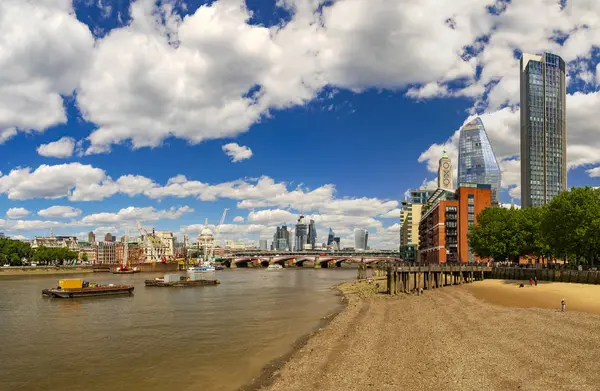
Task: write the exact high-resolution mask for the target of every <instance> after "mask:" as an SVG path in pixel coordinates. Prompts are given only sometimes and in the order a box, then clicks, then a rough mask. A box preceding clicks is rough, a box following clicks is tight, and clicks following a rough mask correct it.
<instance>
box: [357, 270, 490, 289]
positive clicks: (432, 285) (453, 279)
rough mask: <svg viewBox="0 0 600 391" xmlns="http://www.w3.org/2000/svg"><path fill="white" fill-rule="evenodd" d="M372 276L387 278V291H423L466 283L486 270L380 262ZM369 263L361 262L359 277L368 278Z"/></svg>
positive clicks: (475, 278) (481, 276)
mask: <svg viewBox="0 0 600 391" xmlns="http://www.w3.org/2000/svg"><path fill="white" fill-rule="evenodd" d="M371 270H372V273H371V277H373V278H377V277H385V278H386V279H387V293H388V294H390V295H397V294H400V293H417V294H420V293H422V291H423V290H431V289H436V288H441V287H443V286H452V285H460V284H466V283H470V282H473V281H479V280H483V279H484V273H485V270H484V269H483V268H478V267H459V266H457V267H436V268H428V267H422V266H421V267H419V266H398V265H394V264H387V263H380V264H376V265H373V267H372V269H371ZM366 278H368V275H367V265H366V264H364V263H361V264H359V267H358V279H359V280H361V279H366Z"/></svg>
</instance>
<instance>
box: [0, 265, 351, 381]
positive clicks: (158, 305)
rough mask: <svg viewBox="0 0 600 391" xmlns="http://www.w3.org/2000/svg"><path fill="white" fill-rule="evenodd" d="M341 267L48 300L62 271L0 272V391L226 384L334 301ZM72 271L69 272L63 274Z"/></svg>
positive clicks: (228, 273)
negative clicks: (44, 294) (128, 293)
mask: <svg viewBox="0 0 600 391" xmlns="http://www.w3.org/2000/svg"><path fill="white" fill-rule="evenodd" d="M355 273H356V272H355V271H354V270H348V269H321V270H313V269H298V270H295V269H288V270H283V271H277V272H266V271H265V270H252V269H247V270H243V269H241V270H225V271H222V272H217V273H216V275H217V276H218V278H219V279H220V280H221V282H222V284H221V285H219V286H207V287H198V288H156V287H154V288H151V287H148V288H146V287H144V285H143V280H144V279H149V278H153V277H155V276H156V275H152V274H136V275H112V274H104V273H98V274H86V275H82V276H77V277H82V278H84V279H86V280H91V281H94V282H100V283H110V282H112V283H128V284H133V285H135V286H136V289H135V294H134V295H133V296H120V297H98V298H82V299H70V300H67V299H65V300H60V299H49V298H42V297H41V290H42V289H43V288H48V287H52V286H56V284H57V280H58V279H59V278H66V277H64V276H40V277H31V276H29V277H20V278H17V277H3V278H1V279H0V389H1V390H17V389H18V390H54V389H61V390H82V389H85V390H121V389H122V390H142V389H143V390H147V389H152V390H163V389H164V390H167V389H168V390H188V389H189V390H208V391H212V390H235V389H237V388H239V387H240V386H242V385H243V384H246V383H248V381H250V380H251V379H252V378H253V377H255V376H257V375H258V374H259V373H260V369H261V368H262V367H263V366H264V365H265V364H266V363H268V362H269V361H271V360H272V359H274V358H276V357H278V356H280V355H282V354H285V353H286V352H287V351H288V350H289V349H290V347H291V346H292V345H293V343H294V341H296V340H297V339H298V338H299V337H301V336H302V335H304V334H306V333H308V332H310V331H312V330H313V329H314V328H315V327H316V326H317V325H318V324H319V320H320V319H321V318H323V317H324V316H327V315H328V314H330V313H331V312H333V311H335V310H336V309H337V308H339V305H340V299H339V297H337V296H336V295H335V294H334V292H333V291H332V289H331V287H332V286H333V285H335V284H337V283H339V282H341V281H344V280H348V279H351V278H353V277H354V276H355ZM70 278H75V277H70Z"/></svg>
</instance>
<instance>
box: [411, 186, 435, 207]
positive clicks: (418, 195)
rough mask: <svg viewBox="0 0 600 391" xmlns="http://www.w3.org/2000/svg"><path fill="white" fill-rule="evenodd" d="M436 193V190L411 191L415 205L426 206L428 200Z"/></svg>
mask: <svg viewBox="0 0 600 391" xmlns="http://www.w3.org/2000/svg"><path fill="white" fill-rule="evenodd" d="M434 192H435V190H427V189H418V190H411V191H410V199H411V202H412V203H413V204H426V203H427V199H428V198H429V197H431V195H432V194H433V193H434Z"/></svg>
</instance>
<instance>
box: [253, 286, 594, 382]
mask: <svg viewBox="0 0 600 391" xmlns="http://www.w3.org/2000/svg"><path fill="white" fill-rule="evenodd" d="M356 288H357V285H356V284H347V285H345V286H343V287H342V289H343V290H346V292H347V300H348V306H347V307H346V309H345V310H344V311H343V312H342V313H340V314H339V315H338V316H337V317H335V318H334V319H333V320H332V321H331V322H330V323H329V325H328V326H327V327H325V328H323V329H322V330H320V331H319V332H318V333H316V334H315V335H314V336H312V337H311V338H310V339H309V340H308V341H307V343H306V344H305V345H303V346H302V347H300V348H299V349H298V350H297V351H296V352H295V353H294V354H293V355H292V356H291V358H290V359H289V361H287V362H286V363H285V364H284V365H283V366H282V367H281V368H280V369H279V370H278V371H276V372H275V373H274V374H273V375H272V378H271V379H270V381H271V383H270V384H268V385H265V386H264V387H263V388H262V389H263V390H269V391H279V390H282V391H283V390H285V391H292V390H441V389H443V390H456V391H459V390H460V391H462V390H482V389H488V390H516V389H520V390H574V389H577V390H597V389H598V384H600V371H598V370H597V363H598V362H599V361H600V316H598V315H594V314H590V313H583V312H579V311H576V309H579V310H580V311H583V310H589V312H594V313H595V312H596V311H597V306H596V304H595V303H594V304H593V305H591V306H589V308H588V304H590V302H589V301H590V299H591V298H592V297H593V295H594V291H595V292H597V293H600V290H599V289H598V287H595V286H588V285H578V284H558V283H552V284H550V283H548V284H540V285H538V287H535V288H518V284H517V285H514V284H511V283H508V284H504V282H503V281H484V282H478V283H475V284H469V285H463V286H454V287H446V288H443V289H438V290H435V291H432V292H426V293H425V294H424V295H423V296H400V297H393V298H392V297H387V296H384V295H378V294H376V293H375V292H373V291H372V287H367V286H366V285H359V286H358V288H359V289H358V290H357V289H356ZM536 288H537V289H538V290H537V291H534V289H536ZM593 288H594V289H593ZM514 291H518V293H515V292H514ZM579 292H581V293H579ZM562 295H564V296H565V299H566V300H567V306H568V308H567V312H566V313H562V312H560V311H558V310H557V309H547V308H557V305H556V303H555V302H554V300H555V297H558V296H562ZM498 297H501V299H496V298H498ZM595 297H598V298H600V295H598V294H597V295H596V296H595ZM560 298H561V297H559V304H560ZM493 300H497V301H498V303H499V304H503V305H497V304H493V303H492V302H491V301H493ZM538 303H539V306H542V307H544V306H545V307H546V308H533V307H536V306H538ZM516 306H518V307H528V308H515V307H516Z"/></svg>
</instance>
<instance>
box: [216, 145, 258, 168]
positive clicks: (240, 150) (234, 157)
mask: <svg viewBox="0 0 600 391" xmlns="http://www.w3.org/2000/svg"><path fill="white" fill-rule="evenodd" d="M221 148H222V149H223V152H225V154H226V155H227V156H229V157H230V158H231V161H232V162H233V163H237V162H241V161H242V160H246V159H250V158H251V157H252V150H251V149H250V148H248V147H246V146H243V145H239V144H237V143H229V144H225V145H223V146H222V147H221Z"/></svg>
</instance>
